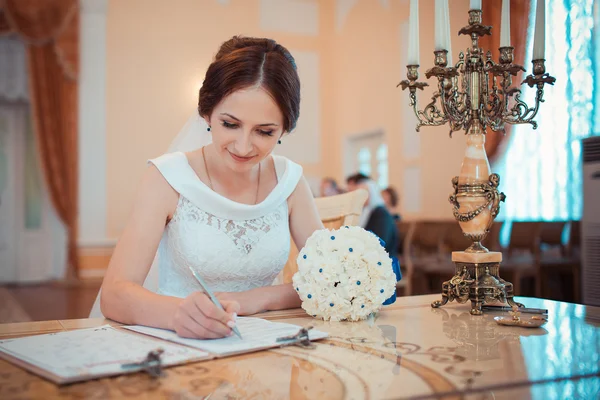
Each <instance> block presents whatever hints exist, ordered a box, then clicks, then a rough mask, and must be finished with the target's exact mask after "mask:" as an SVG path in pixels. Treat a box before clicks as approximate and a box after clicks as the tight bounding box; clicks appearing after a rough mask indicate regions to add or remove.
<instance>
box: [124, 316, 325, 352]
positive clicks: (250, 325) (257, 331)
mask: <svg viewBox="0 0 600 400" xmlns="http://www.w3.org/2000/svg"><path fill="white" fill-rule="evenodd" d="M236 323H237V327H238V329H239V330H240V333H241V334H242V338H243V339H240V338H239V337H237V336H236V335H233V336H229V337H226V338H222V339H185V338H182V337H179V336H178V335H177V334H176V333H175V332H172V331H168V330H164V329H157V328H150V327H147V326H140V325H134V326H125V327H124V328H126V329H131V330H132V331H136V332H140V333H144V334H146V335H150V336H155V337H158V338H161V339H164V340H168V341H171V342H175V343H181V344H184V345H186V346H191V347H196V348H198V349H202V350H204V351H208V352H209V353H213V354H216V355H219V356H225V355H228V354H235V353H245V352H250V351H255V350H261V349H266V348H270V347H276V346H280V345H282V344H284V343H279V342H277V338H280V337H283V336H289V335H295V334H296V333H298V331H299V330H300V329H301V327H300V326H298V325H292V324H285V323H281V322H271V321H267V320H265V319H260V318H251V317H246V318H244V317H240V318H238V319H237V321H236ZM327 336H328V334H327V333H326V332H321V331H316V330H314V329H311V330H310V331H309V337H310V339H311V340H318V339H323V338H326V337H327Z"/></svg>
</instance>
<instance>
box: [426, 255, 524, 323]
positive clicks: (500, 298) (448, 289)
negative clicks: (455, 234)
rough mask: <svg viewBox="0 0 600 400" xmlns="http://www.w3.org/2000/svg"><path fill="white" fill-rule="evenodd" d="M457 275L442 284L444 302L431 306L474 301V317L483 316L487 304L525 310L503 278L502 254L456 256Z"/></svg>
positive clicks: (453, 258) (439, 301) (438, 301)
mask: <svg viewBox="0 0 600 400" xmlns="http://www.w3.org/2000/svg"><path fill="white" fill-rule="evenodd" d="M452 262H454V265H455V272H454V276H453V277H452V279H450V280H449V281H446V282H444V283H443V284H442V300H436V301H434V302H433V303H431V307H434V308H437V307H441V306H443V305H444V304H446V303H448V302H449V301H454V300H456V301H457V302H459V303H466V302H467V301H469V300H470V301H471V314H472V315H482V314H483V311H481V306H483V305H484V304H498V303H502V304H509V305H511V306H513V305H516V306H518V307H523V304H521V303H516V302H515V301H514V298H513V297H514V294H513V285H512V283H510V282H507V281H505V280H504V279H502V278H500V263H501V262H502V253H500V252H496V251H491V252H487V253H468V252H465V251H455V252H453V253H452Z"/></svg>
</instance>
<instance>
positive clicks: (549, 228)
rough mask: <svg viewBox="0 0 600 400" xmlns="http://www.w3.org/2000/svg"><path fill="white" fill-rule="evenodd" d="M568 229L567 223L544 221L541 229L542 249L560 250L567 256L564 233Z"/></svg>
mask: <svg viewBox="0 0 600 400" xmlns="http://www.w3.org/2000/svg"><path fill="white" fill-rule="evenodd" d="M566 227H567V222H566V221H544V222H542V227H541V229H540V244H541V245H542V249H549V248H560V251H561V255H563V256H564V255H565V250H566V246H565V245H566V243H564V242H563V232H564V231H565V228H566Z"/></svg>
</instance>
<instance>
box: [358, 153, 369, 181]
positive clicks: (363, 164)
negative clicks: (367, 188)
mask: <svg viewBox="0 0 600 400" xmlns="http://www.w3.org/2000/svg"><path fill="white" fill-rule="evenodd" d="M358 170H359V172H361V173H363V174H365V175H367V176H371V152H370V151H369V149H368V148H367V147H363V148H362V149H360V150H359V152H358Z"/></svg>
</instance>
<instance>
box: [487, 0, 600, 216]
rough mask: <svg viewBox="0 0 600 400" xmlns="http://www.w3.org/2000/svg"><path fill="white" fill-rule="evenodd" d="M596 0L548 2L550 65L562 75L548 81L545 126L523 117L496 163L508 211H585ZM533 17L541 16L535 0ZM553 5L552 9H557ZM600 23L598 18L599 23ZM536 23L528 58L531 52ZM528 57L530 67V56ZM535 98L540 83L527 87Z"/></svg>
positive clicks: (529, 213) (591, 128)
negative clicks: (584, 155)
mask: <svg viewBox="0 0 600 400" xmlns="http://www.w3.org/2000/svg"><path fill="white" fill-rule="evenodd" d="M593 3H594V1H593V0H548V5H547V7H546V21H547V23H548V27H547V28H546V71H547V72H548V73H549V74H550V75H552V76H554V77H555V78H556V83H555V85H554V86H550V85H545V87H544V100H545V102H544V103H543V104H541V106H540V111H539V113H538V115H537V117H536V121H537V122H538V128H537V129H536V130H533V129H532V128H531V126H530V125H517V126H515V127H514V129H513V130H512V134H511V136H510V138H509V140H508V143H507V149H506V152H505V154H504V156H503V157H502V158H501V159H500V160H499V161H498V165H496V168H494V169H495V170H497V171H498V172H499V173H500V176H501V182H500V189H501V190H502V191H503V192H504V193H505V194H506V197H507V198H506V204H503V205H502V206H501V216H502V217H503V218H504V219H516V220H567V219H579V218H581V213H582V177H581V142H580V140H581V139H583V138H585V137H588V136H590V135H594V134H596V135H597V134H598V132H599V131H598V128H597V127H596V128H595V129H596V131H595V132H594V118H595V117H596V114H597V113H598V105H597V102H596V99H595V98H594V96H595V95H596V94H595V93H594V87H595V85H596V83H597V82H596V80H597V79H598V78H599V77H598V76H597V66H596V58H595V57H596V56H595V53H594V46H593V41H592V34H593V32H594V31H595V29H596V30H597V29H598V21H596V22H594V15H593ZM531 4H532V10H531V15H530V20H531V21H534V19H535V17H534V16H535V2H532V3H531ZM550 11H551V12H550ZM594 24H596V26H594ZM534 25H535V24H533V23H531V24H530V30H529V35H528V36H529V39H530V40H529V41H528V42H529V44H530V45H529V47H528V49H527V52H526V53H527V55H526V58H525V59H526V60H531V54H532V44H533V40H532V38H533V29H534ZM528 63H529V65H526V68H527V73H530V72H531V64H530V62H529V61H528ZM523 93H524V94H525V96H524V97H525V99H526V101H527V103H528V104H529V105H533V104H534V96H535V90H534V89H531V88H529V87H526V88H523Z"/></svg>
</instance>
